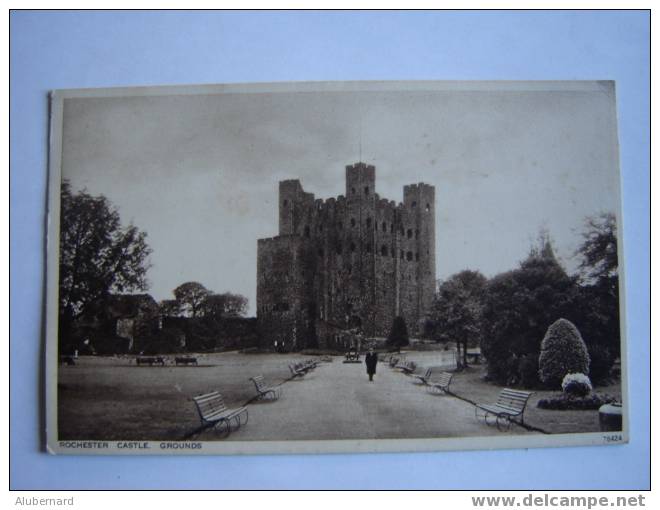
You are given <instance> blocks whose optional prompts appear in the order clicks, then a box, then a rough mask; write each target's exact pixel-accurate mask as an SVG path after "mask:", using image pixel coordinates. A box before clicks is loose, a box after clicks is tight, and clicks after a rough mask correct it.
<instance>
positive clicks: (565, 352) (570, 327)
mask: <svg viewBox="0 0 660 510" xmlns="http://www.w3.org/2000/svg"><path fill="white" fill-rule="evenodd" d="M589 363H590V358H589V353H588V352H587V345H586V344H585V343H584V340H582V336H581V335H580V332H579V331H578V329H577V328H576V327H575V325H574V324H573V323H572V322H570V321H567V320H566V319H559V320H558V321H556V322H554V323H553V324H551V325H550V327H549V328H548V331H547V332H546V333H545V337H544V338H543V342H541V354H540V355H539V379H540V380H541V382H543V383H544V384H546V385H548V386H553V387H558V386H559V385H560V384H561V381H562V380H563V379H564V376H565V375H566V374H570V373H580V374H588V373H589Z"/></svg>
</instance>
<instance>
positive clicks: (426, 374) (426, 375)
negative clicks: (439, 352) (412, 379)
mask: <svg viewBox="0 0 660 510" xmlns="http://www.w3.org/2000/svg"><path fill="white" fill-rule="evenodd" d="M432 373H433V369H432V368H427V369H426V373H425V374H424V379H429V378H430V377H431V374H432Z"/></svg>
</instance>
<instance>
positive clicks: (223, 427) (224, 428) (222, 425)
mask: <svg viewBox="0 0 660 510" xmlns="http://www.w3.org/2000/svg"><path fill="white" fill-rule="evenodd" d="M218 429H219V430H220V431H221V432H222V437H227V436H228V435H229V433H230V432H231V427H230V425H229V421H228V420H218V421H217V422H215V425H214V426H213V430H218Z"/></svg>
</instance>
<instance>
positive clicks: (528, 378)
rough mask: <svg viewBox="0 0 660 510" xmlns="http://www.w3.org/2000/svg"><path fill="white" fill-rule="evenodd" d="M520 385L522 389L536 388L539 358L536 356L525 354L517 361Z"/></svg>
mask: <svg viewBox="0 0 660 510" xmlns="http://www.w3.org/2000/svg"><path fill="white" fill-rule="evenodd" d="M518 373H519V374H520V384H521V386H523V387H524V388H536V387H538V385H539V356H538V354H525V355H524V356H521V358H520V361H518Z"/></svg>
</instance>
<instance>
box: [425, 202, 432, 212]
mask: <svg viewBox="0 0 660 510" xmlns="http://www.w3.org/2000/svg"><path fill="white" fill-rule="evenodd" d="M430 210H431V204H429V203H428V202H427V203H426V212H429V211H430Z"/></svg>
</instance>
